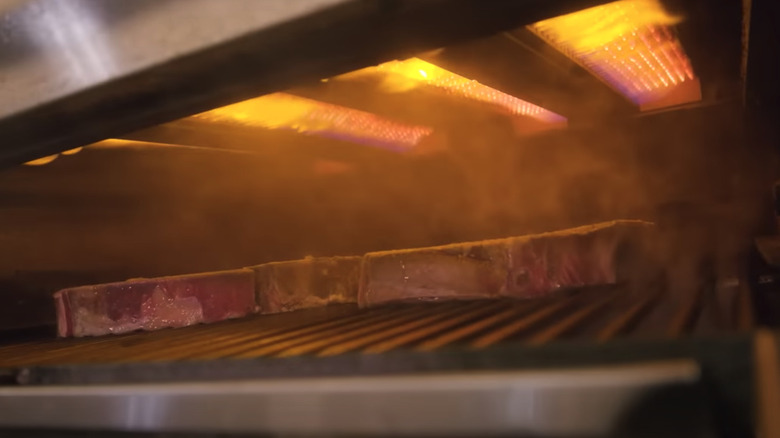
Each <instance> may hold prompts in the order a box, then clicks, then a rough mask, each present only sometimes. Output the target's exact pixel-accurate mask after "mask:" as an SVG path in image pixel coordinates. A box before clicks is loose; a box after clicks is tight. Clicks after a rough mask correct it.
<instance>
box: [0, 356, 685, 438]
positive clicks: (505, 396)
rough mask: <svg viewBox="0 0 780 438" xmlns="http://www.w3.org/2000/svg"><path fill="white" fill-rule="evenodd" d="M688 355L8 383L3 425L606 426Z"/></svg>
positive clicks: (347, 430)
mask: <svg viewBox="0 0 780 438" xmlns="http://www.w3.org/2000/svg"><path fill="white" fill-rule="evenodd" d="M699 374H700V373H699V367H698V366H697V364H696V363H695V362H693V361H690V360H679V361H667V362H657V363H644V364H638V365H629V366H625V365H624V366H613V367H598V368H591V369H568V370H545V371H517V372H494V373H461V374H449V375H447V374H439V375H414V376H408V375H407V376H380V377H347V378H311V379H281V380H266V381H263V380H250V381H233V382H210V383H168V384H141V385H97V386H49V387H46V386H44V387H5V388H3V387H0V426H2V427H35V428H58V429H100V430H128V431H158V432H175V431H181V432H188V431H192V432H194V431H200V432H215V433H219V432H226V433H241V432H255V433H256V432H261V433H302V434H311V433H317V434H320V435H322V434H370V433H373V434H376V433H383V434H391V435H392V434H418V435H419V434H434V433H436V434H469V433H470V434H474V433H478V434H480V436H482V435H484V434H494V433H514V434H517V433H524V434H529V435H545V436H564V435H576V436H602V435H606V434H608V433H609V432H610V431H612V429H613V428H614V426H615V425H616V424H617V423H618V421H619V420H620V418H621V416H622V415H623V414H625V410H626V408H628V407H631V406H632V405H633V404H635V403H637V402H639V401H640V400H642V398H643V396H645V395H648V394H650V393H651V392H652V391H657V390H658V389H659V388H662V387H669V386H675V385H685V386H690V387H692V388H693V387H694V386H693V385H694V384H695V383H696V382H697V381H698V380H699Z"/></svg>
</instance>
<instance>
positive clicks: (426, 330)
mask: <svg viewBox="0 0 780 438" xmlns="http://www.w3.org/2000/svg"><path fill="white" fill-rule="evenodd" d="M502 307H503V306H502ZM494 311H495V308H494V307H493V306H489V307H486V308H479V309H476V310H475V311H473V312H469V313H464V314H461V315H458V316H455V317H453V318H449V319H446V320H444V321H441V322H439V323H436V324H431V325H428V326H426V327H422V328H420V329H419V330H415V331H413V332H409V333H405V334H403V335H401V336H396V337H394V338H392V339H388V340H385V341H382V342H379V343H377V344H374V345H371V346H369V347H368V348H366V349H365V350H363V352H364V353H383V352H385V351H390V350H393V349H395V348H399V347H403V346H406V345H410V344H412V343H414V342H417V341H420V340H422V339H425V338H428V337H430V336H433V335H436V334H437V333H440V332H442V331H445V330H449V329H450V328H452V327H457V326H459V325H460V324H463V323H466V322H468V321H470V320H473V319H477V318H479V317H482V316H485V314H488V316H487V318H495V315H492V316H490V314H492V313H493V312H494ZM480 321H482V320H480Z"/></svg>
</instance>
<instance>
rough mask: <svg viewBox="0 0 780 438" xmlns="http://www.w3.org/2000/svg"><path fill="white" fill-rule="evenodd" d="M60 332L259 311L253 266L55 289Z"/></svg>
mask: <svg viewBox="0 0 780 438" xmlns="http://www.w3.org/2000/svg"><path fill="white" fill-rule="evenodd" d="M54 300H55V303H56V306H57V331H58V334H59V336H62V337H65V336H97V335H104V334H109V333H125V332H130V331H134V330H157V329H160V328H165V327H184V326H188V325H193V324H198V323H201V322H206V323H208V322H215V321H221V320H224V319H230V318H239V317H242V316H246V315H248V314H250V313H253V312H255V311H256V307H257V306H256V304H255V277H254V272H253V271H252V270H250V269H237V270H231V271H221V272H209V273H204V274H195V275H180V276H175V277H162V278H149V279H146V278H144V279H134V280H128V281H123V282H118V283H107V284H98V285H94V286H81V287H75V288H69V289H63V290H61V291H59V292H57V293H55V294H54Z"/></svg>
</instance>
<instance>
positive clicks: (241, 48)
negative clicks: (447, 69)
mask: <svg viewBox="0 0 780 438" xmlns="http://www.w3.org/2000/svg"><path fill="white" fill-rule="evenodd" d="M594 3H598V1H594V0H566V1H557V2H545V1H541V0H524V1H507V0H502V1H495V2H488V3H485V2H478V1H476V0H465V1H464V0H430V1H426V2H418V1H409V0H391V1H381V2H380V1H360V0H264V1H253V0H219V1H217V0H191V1H189V0H135V1H132V2H130V1H126V2H123V1H100V0H31V1H29V2H25V3H22V4H21V5H20V6H18V7H12V6H10V7H9V8H10V9H7V10H6V12H4V13H2V14H3V15H2V16H1V17H0V102H3V107H2V108H0V137H2V138H3V139H4V145H3V147H2V148H0V165H2V164H5V165H8V164H16V163H20V162H24V161H28V160H30V159H33V158H38V157H41V156H46V155H50V154H51V153H55V152H61V151H63V150H68V149H71V148H74V147H77V146H82V145H84V144H88V143H92V142H95V141H98V140H102V139H105V138H110V137H116V136H120V135H123V134H126V133H128V132H131V131H134V130H137V129H141V128H146V127H149V126H152V125H155V124H158V123H162V122H167V121H171V120H174V119H177V118H180V117H183V116H187V115H191V114H195V113H197V112H200V111H204V110H207V109H211V108H213V107H215V106H220V105H224V104H227V103H232V102H236V101H239V100H242V99H246V98H249V97H254V96H257V95H260V94H264V93H267V92H271V91H277V90H280V89H284V88H288V87H290V86H292V85H296V84H300V83H306V82H310V81H316V80H318V79H320V78H322V77H328V76H331V75H334V74H338V73H342V72H345V71H349V70H352V69H355V68H359V67H363V66H365V65H370V64H375V63H378V62H381V61H385V60H387V59H393V58H396V57H401V56H411V55H412V54H415V53H419V52H420V51H424V50H428V49H431V48H436V47H440V46H442V45H445V44H450V43H453V42H457V41H462V40H464V39H468V38H474V37H479V36H484V35H487V34H491V33H494V32H498V31H501V30H505V29H508V28H513V27H516V26H518V25H522V24H525V23H528V22H531V21H535V20H538V19H541V18H546V17H549V16H552V15H557V14H560V13H564V12H569V11H571V10H573V9H577V8H581V7H585V6H590V5H592V4H594Z"/></svg>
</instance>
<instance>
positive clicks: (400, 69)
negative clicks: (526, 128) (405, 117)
mask: <svg viewBox="0 0 780 438" xmlns="http://www.w3.org/2000/svg"><path fill="white" fill-rule="evenodd" d="M377 73H379V74H385V75H386V76H385V80H384V88H385V91H389V92H404V91H409V90H411V89H413V88H415V87H417V86H420V85H427V86H430V87H434V88H437V89H440V90H442V91H444V92H445V93H447V94H450V95H454V96H458V97H461V98H465V99H469V100H474V101H478V102H482V103H486V104H489V105H495V106H498V107H500V108H501V109H502V110H504V111H507V112H509V113H510V114H512V115H519V116H528V117H532V118H534V119H537V120H540V121H543V122H547V123H556V122H558V123H560V122H566V118H565V117H563V116H561V115H558V114H555V113H554V112H552V111H549V110H546V109H544V108H542V107H540V106H538V105H534V104H532V103H530V102H526V101H524V100H522V99H518V98H517V97H514V96H512V95H509V94H506V93H504V92H501V91H498V90H496V89H495V88H490V87H488V86H487V85H482V84H480V83H479V82H477V81H475V80H472V79H468V78H465V77H463V76H460V75H457V74H455V73H452V72H450V71H448V70H445V69H443V68H441V67H439V66H436V65H433V64H431V63H429V62H425V61H423V60H422V59H419V58H409V59H405V60H403V61H390V62H385V63H384V64H379V65H377V66H375V67H367V68H364V69H360V70H357V71H354V72H351V73H346V74H343V75H341V76H339V77H340V78H351V77H357V76H361V75H374V74H377Z"/></svg>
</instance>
